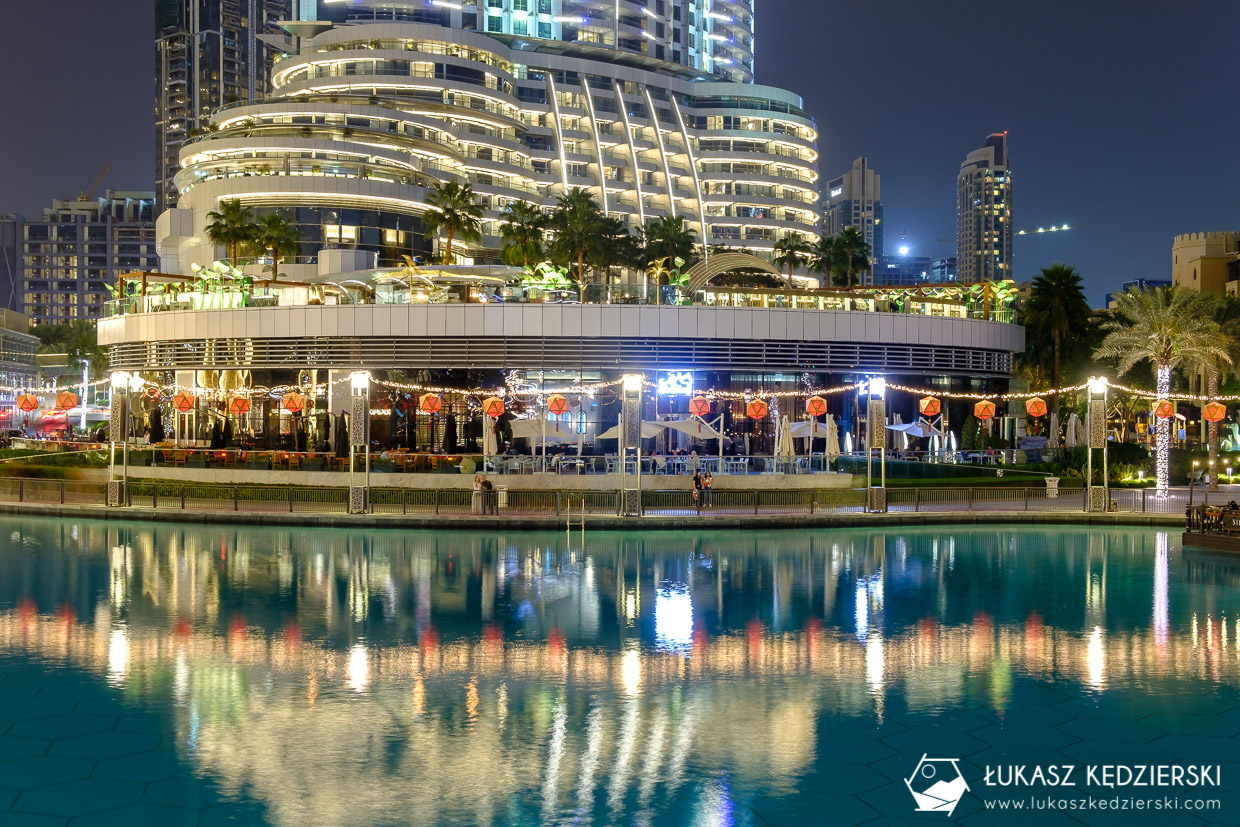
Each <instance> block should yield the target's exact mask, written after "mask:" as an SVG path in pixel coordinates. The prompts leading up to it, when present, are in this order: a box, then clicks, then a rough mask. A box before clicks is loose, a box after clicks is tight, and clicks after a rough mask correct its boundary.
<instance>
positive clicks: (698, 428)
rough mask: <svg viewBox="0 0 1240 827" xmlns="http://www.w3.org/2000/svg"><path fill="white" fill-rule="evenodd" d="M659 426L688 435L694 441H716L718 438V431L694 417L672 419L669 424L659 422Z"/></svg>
mask: <svg viewBox="0 0 1240 827" xmlns="http://www.w3.org/2000/svg"><path fill="white" fill-rule="evenodd" d="M659 424H660V425H662V426H663V427H665V428H671V429H672V430H673V431H680V432H681V433H682V434H688V435H689V436H691V437H694V438H696V439H718V438H719V436H720V434H719V432H718V431H716V430H715V429H714V428H712V427H711V426H710V425H707V424H706V423H705V422H703V421H702V420H701V419H699V418H697V417H696V416H694V417H690V418H689V419H673V420H671V421H670V422H660V423H659Z"/></svg>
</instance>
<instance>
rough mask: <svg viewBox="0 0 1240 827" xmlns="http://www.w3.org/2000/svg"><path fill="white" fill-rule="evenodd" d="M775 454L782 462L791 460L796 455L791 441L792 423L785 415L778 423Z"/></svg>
mask: <svg viewBox="0 0 1240 827" xmlns="http://www.w3.org/2000/svg"><path fill="white" fill-rule="evenodd" d="M777 455H778V456H779V458H780V459H781V460H783V461H784V462H792V461H793V460H794V459H796V455H797V450H796V445H794V444H793V442H792V423H791V422H790V421H789V420H788V417H786V416H785V417H784V418H783V422H781V423H780V425H779V451H778V454H777Z"/></svg>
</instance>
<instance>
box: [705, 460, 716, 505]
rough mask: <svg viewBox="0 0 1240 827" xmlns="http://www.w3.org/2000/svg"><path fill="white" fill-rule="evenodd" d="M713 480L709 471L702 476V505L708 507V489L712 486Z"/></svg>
mask: <svg viewBox="0 0 1240 827" xmlns="http://www.w3.org/2000/svg"><path fill="white" fill-rule="evenodd" d="M714 482H715V478H714V477H713V476H712V475H711V473H710V470H709V469H707V471H706V473H705V474H703V475H702V505H704V506H706V507H707V508H709V507H710V487H711V486H712V485H713V484H714Z"/></svg>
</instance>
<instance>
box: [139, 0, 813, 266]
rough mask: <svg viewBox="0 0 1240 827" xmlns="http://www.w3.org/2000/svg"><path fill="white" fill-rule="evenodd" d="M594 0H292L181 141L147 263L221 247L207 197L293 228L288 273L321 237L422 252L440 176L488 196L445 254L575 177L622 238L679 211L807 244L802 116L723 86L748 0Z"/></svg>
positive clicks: (793, 105) (745, 240)
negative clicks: (258, 94) (236, 85)
mask: <svg viewBox="0 0 1240 827" xmlns="http://www.w3.org/2000/svg"><path fill="white" fill-rule="evenodd" d="M394 5H399V6H400V8H396V9H394ZM590 6H591V10H586V9H585V4H582V3H577V2H572V3H564V2H561V0H548V2H543V0H487V2H486V3H485V4H484V5H476V6H475V5H468V6H465V5H461V4H457V3H448V2H443V3H431V4H426V3H418V4H413V3H406V4H394V3H393V2H391V0H351V2H349V3H347V4H320V5H319V6H318V8H317V9H316V10H311V12H310V13H311V14H312V15H313V16H315V17H317V18H319V20H318V22H309V19H308V18H305V17H304V16H305V14H306V13H307V12H306V10H305V9H301V10H299V14H302V15H303V19H302V20H301V21H298V22H293V23H289V24H288V25H287V26H286V29H287V31H288V33H289V40H288V41H287V44H286V45H285V46H284V47H283V48H282V49H281V51H282V52H283V54H282V55H281V58H280V60H279V61H278V62H277V63H276V65H275V68H274V70H273V71H272V76H271V83H272V92H271V93H270V94H269V95H268V96H267V97H266V99H264V100H261V101H255V102H253V103H250V104H247V105H243V106H235V107H230V108H227V109H225V110H222V111H219V112H217V113H216V114H215V115H214V116H213V118H212V119H211V122H210V131H209V132H207V133H206V134H204V135H203V136H202V138H201V139H199V140H197V141H195V142H193V143H191V144H187V145H186V146H185V147H183V148H182V150H181V156H180V159H181V162H182V169H181V171H180V172H179V173H177V175H176V177H175V184H176V186H177V188H178V192H179V196H178V197H179V200H178V203H177V209H176V210H170V211H168V212H167V213H165V214H164V215H162V216H161V217H160V224H159V227H160V233H159V237H160V242H159V243H160V254H161V258H162V262H163V267H164V268H165V269H181V270H185V269H187V268H189V267H190V266H191V265H192V264H194V263H209V262H210V261H212V260H213V259H215V258H218V257H219V256H220V255H221V253H222V251H218V250H216V249H215V248H214V246H212V245H211V244H209V243H208V242H207V241H206V237H205V225H206V224H207V223H208V221H209V219H208V218H207V213H208V212H209V211H210V210H214V209H215V208H216V206H217V205H218V203H219V201H220V200H221V199H238V200H240V201H241V202H242V203H243V204H244V205H246V206H248V207H251V208H252V209H253V210H254V211H255V213H256V214H258V215H262V214H265V213H269V212H278V213H279V214H281V215H283V216H284V217H285V218H286V219H288V220H289V221H290V222H291V223H293V224H294V225H295V226H296V228H297V231H298V233H299V234H300V238H301V242H300V244H301V246H300V249H299V250H298V254H297V256H296V258H298V259H300V261H299V262H290V266H302V265H304V266H307V267H309V266H311V263H312V262H315V260H316V258H317V257H318V254H319V251H320V250H322V249H324V248H331V247H335V248H344V249H345V250H346V251H347V250H353V251H357V252H358V253H359V254H361V253H365V254H367V255H377V256H378V260H379V263H381V264H384V265H391V264H399V263H400V262H401V260H402V256H404V255H425V254H428V253H430V252H432V251H431V250H430V249H428V246H429V245H428V244H427V242H426V240H425V236H424V233H423V228H422V220H421V216H422V215H423V214H424V213H425V212H426V210H427V206H426V202H425V198H426V194H427V191H428V190H429V189H431V188H433V187H435V186H436V185H437V184H439V183H441V182H444V181H460V182H463V183H464V182H468V183H469V184H471V185H472V187H473V191H474V193H475V195H476V197H477V200H478V203H479V204H480V205H481V206H482V208H483V210H484V216H483V221H482V223H483V239H482V243H481V244H477V243H468V244H467V243H462V242H461V241H460V240H459V239H458V240H457V243H456V244H454V246H453V252H454V253H455V254H456V256H457V258H458V260H459V261H462V262H464V261H466V260H473V261H479V260H481V261H495V260H497V259H498V258H499V253H500V248H501V243H502V242H501V239H500V237H499V232H498V224H499V218H500V215H501V213H502V212H503V210H504V209H505V208H506V207H507V206H508V205H509V204H512V203H514V202H518V201H525V202H529V203H531V204H534V205H535V206H537V207H539V208H541V209H544V210H549V209H552V208H554V206H555V204H556V199H557V198H559V197H560V196H562V195H564V194H565V193H567V192H569V191H570V190H573V189H582V190H585V191H587V192H589V193H590V194H591V195H592V196H593V197H594V198H595V200H596V202H597V203H598V205H599V206H600V208H601V209H602V211H603V212H604V213H606V214H607V215H609V216H612V217H615V218H617V219H619V220H620V221H622V222H623V223H624V224H625V225H626V226H627V227H628V228H629V229H630V230H633V231H635V230H637V229H639V228H641V227H644V226H646V225H647V223H648V222H649V221H651V220H653V219H657V218H661V217H664V216H666V217H670V218H683V219H685V222H686V226H687V227H688V228H689V229H690V230H691V231H692V232H693V233H694V235H695V236H696V238H697V239H698V240H699V242H701V241H704V242H705V243H706V244H707V245H724V246H727V247H729V248H733V249H740V250H744V251H748V252H752V253H757V254H759V255H768V256H769V255H770V254H771V253H772V251H773V247H774V245H775V243H776V242H777V241H778V240H779V239H780V238H783V237H785V236H791V235H795V236H797V237H800V238H803V239H805V240H807V241H810V242H813V241H815V240H816V239H817V232H818V229H819V224H820V212H819V206H820V204H819V202H820V195H819V186H818V167H817V159H818V150H817V137H818V135H817V130H816V128H815V125H814V121H813V119H812V118H811V117H810V116H809V114H808V113H806V112H805V111H804V110H803V109H802V106H801V100H800V98H799V97H798V96H797V95H795V94H793V93H791V92H788V91H785V90H783V89H778V88H774V87H769V86H760V85H757V84H754V83H749V82H737V81H738V80H740V81H745V80H746V79H747V78H748V77H749V71H750V68H751V66H752V61H751V60H750V59H749V58H747V57H744V56H743V55H741V54H740V52H738V51H737V50H738V49H740V48H741V47H742V46H744V47H745V48H749V47H750V46H751V45H752V44H751V42H750V40H749V37H748V35H747V34H745V31H748V28H747V27H748V26H749V25H750V21H751V19H752V18H751V14H752V12H750V11H749V10H748V9H749V8H750V7H751V4H750V3H749V2H748V0H746V1H745V2H739V1H738V2H726V1H725V0H716V2H715V3H714V5H713V6H712V7H711V10H710V11H707V12H703V11H702V6H701V4H699V3H696V2H689V0H674V2H671V1H670V0H669V2H660V1H659V0H652V2H650V3H646V4H640V3H637V2H633V0H617V2H615V3H614V4H613V3H610V2H609V3H603V4H594V3H591V4H590ZM595 6H598V7H599V8H594V7H595ZM603 6H605V7H606V8H602V7H603ZM729 9H730V11H728V10H729ZM615 10H618V11H619V14H618V15H617V14H616V13H615ZM604 21H605V22H604ZM742 30H744V31H742ZM521 32H524V33H521ZM531 32H535V33H538V34H531ZM686 32H687V34H686ZM540 35H548V36H546V37H541V36H540ZM690 35H692V36H690ZM660 55H661V57H660ZM728 61H731V62H730V63H729V62H728ZM699 65H700V67H701V68H699ZM738 67H739V68H738ZM354 260H355V261H360V260H361V259H360V258H359V259H354ZM372 260H373V259H372ZM359 266H361V265H359Z"/></svg>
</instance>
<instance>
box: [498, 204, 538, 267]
mask: <svg viewBox="0 0 1240 827" xmlns="http://www.w3.org/2000/svg"><path fill="white" fill-rule="evenodd" d="M499 222H500V223H499V234H500V237H501V238H503V239H504V251H503V253H501V254H500V255H501V257H502V258H503V260H504V263H505V264H510V265H512V266H514V267H531V266H533V265H535V264H537V263H538V262H540V261H542V258H543V247H544V245H545V243H546V231H547V214H546V213H544V212H543V211H542V210H540V209H539V208H538V207H536V206H534V205H533V204H531V203H530V202H528V201H512V202H510V203H509V204H508V206H507V207H505V208H504V211H503V212H502V213H500V216H499Z"/></svg>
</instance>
